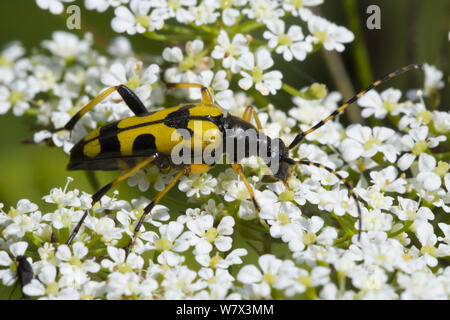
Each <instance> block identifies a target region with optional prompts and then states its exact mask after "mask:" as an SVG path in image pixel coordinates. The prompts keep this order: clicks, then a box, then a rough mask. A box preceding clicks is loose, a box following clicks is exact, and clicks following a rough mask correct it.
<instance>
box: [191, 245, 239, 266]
mask: <svg viewBox="0 0 450 320" xmlns="http://www.w3.org/2000/svg"><path fill="white" fill-rule="evenodd" d="M245 255H247V250H246V249H243V248H237V249H234V250H232V251H231V252H230V253H228V255H227V256H226V257H222V256H221V255H220V254H219V252H216V254H215V255H214V256H210V252H208V253H205V254H196V255H195V260H196V261H197V262H198V263H199V264H200V265H202V266H203V267H208V268H213V269H216V268H220V269H227V268H228V267H230V266H231V265H233V264H241V263H242V259H241V257H242V256H245Z"/></svg>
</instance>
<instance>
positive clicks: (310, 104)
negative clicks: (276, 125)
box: [289, 88, 342, 145]
mask: <svg viewBox="0 0 450 320" xmlns="http://www.w3.org/2000/svg"><path fill="white" fill-rule="evenodd" d="M307 90H308V88H303V89H302V90H301V91H302V92H305V91H307ZM340 99H341V94H339V93H337V92H331V93H329V94H328V95H327V96H326V97H325V98H324V99H315V100H306V99H303V98H301V97H294V98H293V99H292V101H293V102H294V104H295V105H296V107H295V108H292V109H290V110H289V115H290V116H291V117H293V118H294V119H296V120H297V121H299V122H301V125H300V128H301V129H302V130H308V129H310V128H311V126H313V125H315V124H317V123H318V122H319V121H320V120H323V119H324V118H325V117H327V116H329V115H330V113H331V112H333V111H334V110H336V108H337V103H338V102H339V100H340ZM338 130H339V131H341V130H342V126H341V125H340V124H339V123H338V122H336V121H328V122H326V123H325V125H324V126H322V127H321V128H319V129H318V130H316V131H314V132H313V133H311V134H309V135H307V136H306V139H307V140H308V141H318V142H320V143H322V144H327V145H338V144H339V143H340V133H339V134H337V131H338Z"/></svg>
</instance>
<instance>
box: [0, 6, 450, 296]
mask: <svg viewBox="0 0 450 320" xmlns="http://www.w3.org/2000/svg"><path fill="white" fill-rule="evenodd" d="M36 2H37V4H38V5H39V6H40V7H41V8H43V9H48V10H50V12H52V13H54V14H58V13H61V12H62V10H63V8H64V3H70V2H72V1H71V0H60V1H58V0H37V1H36ZM322 2H323V1H322V0H303V1H277V0H230V1H209V0H203V1H196V0H180V1H165V0H161V1H158V0H151V1H150V0H142V1H141V0H130V1H128V0H85V2H84V3H85V7H86V9H87V10H97V11H98V12H104V11H106V10H112V11H113V12H114V18H113V19H112V21H111V27H112V29H113V30H114V31H115V32H117V33H120V34H121V35H120V36H118V37H117V38H116V39H115V40H114V41H113V42H112V43H111V44H110V46H109V47H108V48H107V50H105V52H106V53H104V54H101V53H100V52H99V51H97V50H95V49H93V40H92V35H91V34H89V33H86V34H85V35H84V37H82V38H79V37H77V36H76V35H74V34H71V33H68V32H63V31H57V32H55V33H54V34H53V36H52V39H50V40H46V41H43V42H42V44H41V47H40V48H37V49H36V50H34V51H33V52H32V53H30V54H27V53H26V50H25V49H24V47H23V46H22V45H21V44H20V43H19V42H13V43H11V44H9V45H7V46H6V47H4V48H3V49H2V51H1V52H0V114H4V113H6V112H12V113H13V114H14V115H16V116H22V115H24V114H26V115H31V116H34V117H35V119H36V124H37V125H39V126H41V127H43V128H45V130H42V131H39V132H37V133H36V134H35V135H34V141H35V142H42V141H46V140H49V139H50V140H51V141H52V142H53V144H55V145H56V146H58V147H61V148H62V150H64V151H65V152H66V153H69V152H70V149H71V148H72V146H73V145H74V143H75V142H77V141H78V140H79V139H81V138H82V137H83V136H84V135H85V134H86V133H87V132H89V131H91V130H93V129H95V128H98V127H100V126H102V125H104V124H105V123H108V122H110V121H114V120H118V119H123V118H125V117H128V116H130V115H132V113H131V111H130V110H129V108H128V107H127V106H126V104H125V102H124V101H123V100H122V99H121V97H120V96H119V95H118V94H112V95H111V96H109V97H108V98H107V99H105V101H103V102H101V103H99V104H98V105H97V106H96V107H95V108H94V110H92V111H90V112H89V113H87V114H86V115H84V116H83V117H82V119H81V121H80V122H79V123H78V124H77V125H76V127H75V128H74V130H73V132H71V133H69V132H66V131H57V132H55V131H51V130H50V129H54V128H61V127H62V126H64V125H65V124H66V123H67V121H69V119H70V118H71V116H73V115H74V114H75V113H76V112H77V111H78V110H80V109H81V108H82V107H83V106H84V105H85V104H86V103H87V102H89V101H90V100H92V99H93V98H94V97H96V96H97V95H98V94H99V93H100V92H102V90H104V89H105V88H108V87H110V86H114V85H117V84H125V85H127V86H128V87H129V88H130V89H132V90H133V91H134V92H135V93H136V94H137V96H138V97H139V98H140V99H141V100H142V102H143V103H144V105H145V106H146V107H147V108H148V110H149V111H155V110H159V109H161V108H162V107H161V106H166V107H167V106H168V105H169V101H170V102H171V103H172V104H173V102H174V101H177V102H180V103H181V102H183V101H184V102H186V101H194V100H196V99H199V98H200V97H201V96H200V92H199V90H198V89H189V90H186V91H183V90H176V91H173V92H169V91H166V90H165V87H164V82H163V81H162V79H160V76H161V74H162V77H163V78H164V79H163V80H164V81H168V82H190V83H200V84H202V85H204V86H206V87H208V89H209V90H210V92H211V93H212V94H213V96H214V100H215V102H216V103H217V104H218V105H219V106H220V107H222V108H223V109H224V112H229V113H231V114H233V115H236V116H242V112H243V110H244V108H245V107H246V106H247V105H249V104H250V103H252V104H254V105H255V107H256V108H257V114H258V117H259V119H260V120H261V123H262V125H263V127H264V131H265V132H266V133H267V134H268V135H269V136H271V137H273V138H275V137H279V138H281V139H282V140H283V141H285V143H286V144H289V143H290V142H291V141H292V140H293V139H294V137H295V135H296V134H298V133H299V132H301V131H305V130H307V129H309V128H310V127H311V126H313V125H314V124H316V123H317V122H319V121H320V120H323V119H324V118H325V117H327V116H328V115H329V114H330V113H332V112H333V111H334V110H336V108H337V107H338V105H339V103H340V100H341V98H342V97H341V95H340V94H339V93H338V92H328V91H327V90H326V89H325V86H324V85H320V84H317V83H316V84H312V85H311V86H308V87H305V88H302V89H299V90H296V89H294V88H293V87H291V86H289V87H287V86H286V84H285V82H284V81H285V80H283V74H282V72H281V71H280V70H281V68H279V66H278V65H276V64H275V61H278V60H275V59H274V58H275V56H279V58H281V59H279V61H282V62H284V61H285V62H286V63H294V62H295V63H298V64H299V65H301V63H306V62H303V61H305V60H306V59H307V57H308V56H309V55H311V54H313V53H314V52H316V51H317V50H319V49H320V50H335V51H338V52H340V51H343V50H344V49H345V45H346V44H347V43H349V42H351V41H352V40H353V34H352V33H351V32H350V31H349V30H348V29H346V28H345V27H343V26H338V25H336V24H334V23H332V22H330V21H328V20H327V19H325V18H324V17H321V16H318V15H317V14H316V13H315V12H316V11H315V10H314V7H315V6H318V5H320V4H321V3H322ZM287 17H290V19H286V18H287ZM288 21H289V22H288ZM156 31H158V32H156ZM135 34H141V35H143V36H144V37H146V38H148V41H157V42H162V43H164V44H168V45H165V48H164V50H162V54H161V55H160V56H151V57H148V56H143V55H138V53H136V52H134V50H133V48H132V46H131V45H130V42H129V40H128V39H127V37H128V36H133V35H135ZM258 35H259V36H258ZM258 37H259V38H258ZM174 43H176V44H174ZM277 69H280V70H277ZM424 71H425V81H424V85H423V88H421V89H420V90H417V89H416V90H414V91H412V94H411V93H410V94H407V95H405V96H404V97H402V92H401V91H400V90H398V89H395V88H388V89H385V90H382V91H381V92H378V91H376V90H372V91H370V92H369V93H367V94H366V95H364V96H362V97H361V98H360V99H359V101H358V104H359V106H360V107H361V114H362V116H363V117H364V118H367V123H371V124H373V125H371V126H369V125H367V124H366V123H363V124H352V125H350V126H348V127H344V126H343V125H342V124H341V123H340V122H339V121H338V119H333V120H332V121H329V122H327V123H326V124H325V125H324V126H323V127H322V128H320V129H319V130H317V131H315V132H313V133H312V134H310V135H307V136H306V139H305V140H306V141H304V142H303V143H302V144H301V145H300V146H299V147H298V148H297V149H294V150H293V151H291V157H292V158H306V159H308V160H310V161H314V162H317V163H321V164H323V165H325V166H327V167H330V168H333V169H334V170H336V171H337V172H338V174H339V175H340V176H342V177H345V178H346V179H348V180H349V181H352V182H353V184H354V185H355V193H356V194H357V195H358V197H359V198H360V200H361V201H360V204H361V207H362V233H361V235H360V238H359V237H358V221H357V218H358V212H357V208H356V204H355V202H354V199H353V198H352V197H351V195H350V194H349V191H348V189H346V188H345V186H344V185H343V184H342V183H341V181H340V179H338V178H337V177H336V176H335V175H332V174H331V173H330V172H328V171H326V170H323V169H321V168H318V167H312V166H296V167H293V168H292V175H291V177H290V178H289V179H288V180H287V181H286V183H282V182H270V181H269V182H267V181H266V180H265V178H266V177H265V176H266V175H268V174H270V171H268V168H267V167H266V166H265V165H264V163H263V162H262V161H261V159H259V158H256V157H250V158H248V159H245V161H243V163H242V165H243V167H244V171H245V175H246V176H247V177H248V180H249V183H250V184H251V186H252V188H253V190H255V194H256V199H257V200H258V202H259V203H260V205H261V211H260V212H258V211H256V209H255V207H254V205H253V203H252V201H251V198H250V195H249V193H248V190H247V188H246V186H245V184H244V182H243V181H242V179H241V178H240V177H239V175H237V174H236V173H235V172H234V171H233V170H232V169H230V168H229V169H225V170H223V171H222V172H220V173H218V174H214V175H213V174H212V173H209V172H208V173H202V174H189V175H186V176H184V177H182V179H181V180H180V182H179V184H178V186H177V188H178V189H179V191H181V192H182V193H184V194H185V195H183V197H184V198H185V199H188V200H187V201H185V200H183V202H182V205H184V207H183V209H182V211H181V212H180V209H179V205H178V203H177V210H175V209H173V208H172V207H171V205H167V206H165V205H161V204H158V205H156V206H155V207H154V208H153V209H152V211H151V213H150V214H149V215H148V216H147V217H146V219H145V221H144V224H143V226H142V227H141V230H140V232H139V233H138V234H137V237H136V238H135V239H134V246H133V250H132V251H131V252H130V253H129V254H128V255H127V254H126V252H125V250H124V248H125V247H126V246H127V244H128V242H129V241H130V239H131V237H132V236H133V231H134V226H135V225H136V223H137V221H138V220H139V219H140V217H141V216H142V213H143V210H144V207H145V206H146V205H147V204H148V203H149V202H150V200H149V199H148V198H146V197H140V198H136V199H132V200H131V201H127V200H124V199H119V198H118V193H117V192H116V193H114V195H113V197H108V196H104V197H103V198H102V201H101V204H96V205H95V206H94V207H93V208H91V195H90V194H87V193H86V192H84V191H80V190H77V189H71V188H70V182H71V181H72V179H71V178H69V179H68V181H67V184H66V186H65V187H64V188H54V189H52V190H51V191H50V193H49V194H48V195H46V196H44V197H43V200H44V201H45V202H46V203H48V204H50V205H51V206H53V207H52V208H53V209H51V210H49V212H41V209H40V208H39V206H38V205H37V204H35V203H32V202H30V201H29V200H27V199H22V200H20V201H19V202H18V203H17V205H16V206H14V207H11V208H9V209H7V208H4V205H3V204H0V280H1V283H2V284H3V286H13V285H14V283H15V282H16V279H17V272H18V271H17V258H18V257H19V256H25V257H27V260H28V262H29V263H30V265H31V266H32V268H33V271H34V279H33V280H32V281H31V282H30V283H28V284H27V285H25V286H24V288H22V290H23V294H25V295H27V296H29V297H32V298H39V299H125V298H133V299H260V298H264V299H285V298H309V299H317V298H321V299H374V298H381V299H448V298H449V297H450V267H448V266H447V263H446V262H445V259H448V258H449V256H450V221H449V214H450V172H449V170H450V163H449V151H448V150H449V140H448V139H449V138H450V113H449V112H448V111H440V110H439V109H438V108H437V107H436V106H435V105H434V104H433V103H434V101H435V100H432V99H431V97H433V96H436V95H438V94H439V90H441V89H442V87H443V86H444V83H443V81H442V78H443V74H442V72H440V71H439V70H438V69H437V68H436V67H434V66H430V65H428V64H425V66H424ZM280 91H286V92H288V93H290V94H292V95H293V97H292V99H291V100H290V101H288V102H287V104H289V111H283V110H280V109H278V108H277V106H276V105H275V104H274V103H273V101H272V100H271V99H272V97H273V96H274V95H276V94H277V93H278V92H280ZM444 107H445V106H443V108H442V109H441V110H445V109H444ZM447 109H448V108H447ZM174 174H175V172H168V173H161V172H159V170H158V169H157V168H156V167H150V168H144V169H142V170H140V171H138V172H137V173H136V174H134V175H133V176H131V177H130V178H129V179H128V184H129V185H130V186H138V189H139V190H140V191H148V190H150V191H153V192H158V191H161V190H163V189H164V187H165V186H166V185H167V184H168V183H169V182H170V181H171V179H172V177H173V176H174ZM175 201H176V200H174V201H173V202H175ZM163 203H165V204H168V203H171V200H167V201H166V202H163ZM186 203H187V204H186ZM86 210H89V212H90V214H89V215H88V217H87V218H86V220H85V222H84V224H83V226H82V228H81V230H80V231H79V233H78V234H77V236H76V238H75V241H74V242H73V243H72V244H71V245H70V246H67V245H66V244H65V241H66V240H67V239H68V237H69V234H70V232H71V231H72V230H73V228H74V226H75V224H76V223H77V222H78V221H79V220H80V218H81V216H82V215H83V213H84V212H85V211H86ZM275 248H276V249H275ZM254 252H256V255H257V256H258V258H257V259H254V258H252V256H254V254H253V253H254Z"/></svg>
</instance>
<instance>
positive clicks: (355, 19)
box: [344, 0, 373, 88]
mask: <svg viewBox="0 0 450 320" xmlns="http://www.w3.org/2000/svg"><path fill="white" fill-rule="evenodd" d="M344 9H345V13H346V15H347V20H348V26H349V28H350V30H351V31H352V32H353V33H354V34H355V40H354V41H353V53H354V54H353V59H354V62H355V65H356V69H357V70H358V72H357V76H358V81H359V84H360V87H361V88H363V87H365V86H367V85H368V84H369V83H372V81H373V76H372V71H371V69H370V60H369V54H368V52H367V47H366V44H365V42H364V38H363V33H362V28H361V23H360V21H361V18H360V16H359V13H358V5H357V3H356V1H355V0H345V1H344Z"/></svg>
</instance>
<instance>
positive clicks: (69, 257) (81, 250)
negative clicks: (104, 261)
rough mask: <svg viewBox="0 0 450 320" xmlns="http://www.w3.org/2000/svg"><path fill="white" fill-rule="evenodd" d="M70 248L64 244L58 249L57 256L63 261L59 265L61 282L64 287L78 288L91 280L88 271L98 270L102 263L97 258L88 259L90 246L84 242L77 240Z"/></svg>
mask: <svg viewBox="0 0 450 320" xmlns="http://www.w3.org/2000/svg"><path fill="white" fill-rule="evenodd" d="M72 251H73V252H71V250H70V248H69V247H68V246H67V245H65V244H63V245H60V246H59V247H58V249H57V251H56V257H57V258H58V259H59V260H60V261H61V262H60V263H59V265H58V267H59V272H60V273H61V275H62V276H61V278H60V280H59V284H60V285H61V286H62V287H71V288H78V287H79V286H81V285H82V284H84V283H85V282H87V281H89V276H88V274H87V273H88V272H94V273H95V272H98V271H99V270H100V265H99V264H98V263H96V262H95V258H92V259H86V258H85V257H86V255H87V253H88V248H87V247H86V246H85V245H84V244H83V243H82V242H75V243H74V244H73V246H72Z"/></svg>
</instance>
